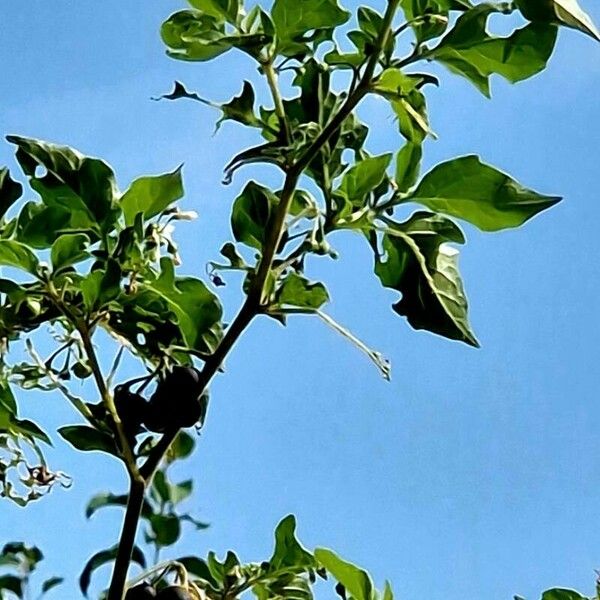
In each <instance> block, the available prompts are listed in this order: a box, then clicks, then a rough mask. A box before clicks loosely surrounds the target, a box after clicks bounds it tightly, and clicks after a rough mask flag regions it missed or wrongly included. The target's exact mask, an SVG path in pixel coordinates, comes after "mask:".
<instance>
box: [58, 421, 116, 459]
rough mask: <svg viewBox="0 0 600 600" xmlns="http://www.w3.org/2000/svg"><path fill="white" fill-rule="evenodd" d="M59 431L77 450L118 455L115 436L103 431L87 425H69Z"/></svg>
mask: <svg viewBox="0 0 600 600" xmlns="http://www.w3.org/2000/svg"><path fill="white" fill-rule="evenodd" d="M58 433H59V434H60V436H61V437H63V438H64V439H65V440H67V442H69V444H71V446H73V447H74V448H75V449H76V450H81V451H82V452H93V451H95V450H96V451H98V452H106V453H107V454H112V455H116V454H117V448H116V446H115V442H114V440H113V438H112V437H111V436H110V435H108V434H107V433H104V432H102V431H98V430H97V429H94V428H93V427H88V426H87V425H68V426H66V427H60V428H59V429H58Z"/></svg>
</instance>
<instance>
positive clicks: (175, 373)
mask: <svg viewBox="0 0 600 600" xmlns="http://www.w3.org/2000/svg"><path fill="white" fill-rule="evenodd" d="M207 403H208V395H206V394H202V387H201V384H200V373H199V372H198V371H197V370H196V369H194V368H192V367H175V368H174V369H173V370H172V371H170V372H169V373H167V375H166V376H165V377H164V378H163V379H162V380H161V381H160V382H159V384H158V386H157V388H156V391H155V392H154V394H152V397H151V398H150V402H149V404H148V408H147V411H146V416H145V420H144V425H145V426H146V428H147V429H149V430H150V431H154V432H156V433H162V432H164V431H173V430H177V429H181V428H186V427H192V426H194V425H195V424H196V423H198V422H202V421H203V420H204V416H205V414H206V406H207Z"/></svg>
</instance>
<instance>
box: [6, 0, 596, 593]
mask: <svg viewBox="0 0 600 600" xmlns="http://www.w3.org/2000/svg"><path fill="white" fill-rule="evenodd" d="M6 4H7V5H6V6H5V7H4V8H3V17H2V25H1V29H0V57H1V65H2V78H1V79H0V90H1V93H0V132H1V133H2V134H5V133H19V134H22V135H28V136H34V137H39V138H42V139H47V140H51V141H56V142H60V143H64V144H69V145H73V146H75V147H77V148H79V149H80V150H81V151H83V152H84V153H86V154H90V155H97V156H101V157H103V158H105V159H106V160H108V161H109V162H110V163H111V164H112V165H113V167H114V168H115V170H116V172H117V175H118V179H119V183H120V185H121V187H122V188H125V187H126V185H127V183H128V182H129V181H130V180H131V179H132V178H134V177H136V176H138V175H141V174H147V173H158V172H166V171H168V170H172V169H173V168H174V167H176V166H177V165H178V164H180V163H181V162H185V170H184V174H185V183H186V189H187V195H186V198H185V200H184V201H183V203H182V206H183V207H185V208H188V209H194V210H197V211H198V212H199V214H200V219H199V220H198V221H197V222H195V223H194V224H184V225H182V226H181V230H180V233H179V236H178V239H179V240H180V242H181V247H182V254H183V258H184V265H185V266H184V270H185V271H187V272H190V273H195V274H198V275H203V273H204V265H205V264H206V262H207V261H209V260H211V259H213V258H215V257H216V255H217V252H218V248H219V247H220V244H221V243H222V242H224V241H226V240H228V239H229V238H230V232H229V224H228V223H229V207H230V205H231V201H232V199H233V198H234V196H235V194H236V193H237V191H238V190H239V189H240V188H241V187H242V185H243V184H244V181H245V180H246V178H249V177H253V178H256V179H260V180H261V181H263V182H265V183H272V184H274V185H276V184H277V181H278V179H277V174H276V173H274V172H273V171H270V170H258V169H255V170H252V169H248V170H247V171H245V172H243V173H239V174H238V175H237V177H236V178H235V180H234V182H233V184H232V185H231V186H229V187H223V186H222V185H221V183H220V182H221V170H222V167H223V166H224V165H225V164H226V162H227V161H228V159H229V158H230V157H231V156H232V155H233V154H234V153H235V152H236V150H239V149H242V148H244V147H245V146H247V145H249V144H250V143H252V142H253V141H254V137H253V134H250V133H248V132H245V131H244V130H243V128H238V127H236V126H235V125H233V124H230V123H227V124H225V125H224V126H223V128H222V129H221V131H220V133H219V134H218V136H217V137H212V130H213V126H214V120H215V118H216V116H217V115H216V114H214V113H212V112H211V111H210V109H208V108H205V107H202V106H200V105H197V104H194V103H167V102H165V103H155V102H151V101H150V97H151V96H153V95H156V94H158V93H162V92H165V91H168V90H169V89H170V87H171V85H172V81H173V80H174V79H179V80H182V81H184V82H186V84H187V85H188V86H189V87H190V88H192V89H196V90H197V91H199V92H200V93H201V94H202V95H204V96H209V97H211V98H213V99H215V100H220V101H222V100H227V99H229V98H230V97H231V96H232V95H233V94H235V93H237V92H238V91H239V89H240V88H241V80H242V79H244V78H248V79H251V80H253V81H256V82H259V83H258V85H261V84H260V80H259V78H258V75H257V74H256V71H255V68H254V66H253V65H252V64H251V63H250V61H248V60H247V59H245V58H243V57H242V56H241V55H238V54H233V53H231V54H228V55H226V56H224V57H222V58H221V59H219V60H217V61H215V62H213V63H209V64H185V63H178V62H174V61H171V60H169V59H167V58H166V56H165V55H164V51H163V47H162V45H161V42H160V39H159V36H158V28H159V26H160V23H161V20H163V19H164V18H166V16H167V15H168V14H169V13H170V12H172V11H173V10H176V9H177V8H179V7H181V6H182V5H183V2H178V1H177V0H155V1H154V2H152V3H149V2H145V1H143V0H128V1H127V2H123V1H122V0H105V1H104V2H102V3H101V4H99V3H96V2H89V1H85V0H84V1H80V2H76V3H75V2H70V3H68V2H61V1H59V0H43V1H42V0H22V1H21V2H18V3H17V2H11V3H6ZM353 4H355V3H347V6H348V7H351V6H352V5H353ZM371 4H372V5H373V6H375V7H381V6H382V5H383V2H382V1H381V0H377V1H375V0H374V1H373V2H372V3H371ZM584 4H585V5H586V6H585V7H586V9H588V11H589V12H590V14H592V15H593V16H594V17H595V19H596V21H600V8H599V7H598V6H597V5H596V4H595V3H593V2H592V1H591V0H590V1H588V2H585V3H584ZM75 6H76V8H74V7H75ZM439 72H440V73H442V74H443V85H442V86H441V88H440V89H439V90H433V89H430V90H429V91H430V96H429V104H430V115H431V121H432V125H433V128H434V129H435V131H436V132H437V133H438V135H439V138H440V139H439V141H437V142H429V144H428V145H427V148H426V164H427V166H431V165H433V164H435V163H436V162H438V161H440V160H443V159H448V158H452V157H455V156H459V155H461V154H466V153H473V152H476V153H478V154H480V155H481V156H482V158H483V159H484V160H485V161H487V162H489V163H491V164H494V165H496V166H498V167H499V168H502V169H504V170H506V171H507V172H509V173H511V174H512V175H513V176H515V177H516V178H517V179H519V180H520V181H521V182H522V183H523V184H525V185H527V186H530V187H533V188H534V189H537V190H539V191H541V192H544V193H550V194H560V195H563V196H564V197H565V200H564V202H563V203H561V204H560V205H558V206H557V207H556V208H554V209H553V210H552V211H550V212H548V213H547V214H543V215H541V216H540V217H538V218H536V219H535V220H533V221H532V222H530V223H529V224H527V225H526V227H524V228H522V229H520V230H515V231H509V232H504V233H500V234H494V235H491V234H481V233H478V232H477V231H475V230H474V229H472V228H469V227H467V228H466V233H467V236H468V238H469V242H468V245H467V246H466V247H465V248H464V250H463V252H462V257H461V268H462V272H463V276H464V278H465V281H466V287H467V292H468V294H469V300H470V304H471V315H472V323H473V326H474V328H475V331H476V333H477V335H478V337H479V339H480V341H481V342H482V348H481V349H480V350H473V349H471V348H468V347H466V346H462V345H460V344H457V343H452V342H449V341H447V340H444V339H441V338H437V337H434V336H432V335H429V334H426V333H422V332H421V333H418V332H414V331H412V330H411V329H410V328H409V327H408V326H407V324H406V323H405V322H404V321H403V320H401V319H400V318H398V317H397V316H396V315H395V314H394V313H393V312H392V310H391V308H390V306H391V303H392V302H393V301H394V293H392V292H390V291H389V290H383V289H381V287H380V285H379V283H378V281H377V280H376V278H375V277H374V275H373V274H372V259H371V257H370V255H369V252H368V248H367V247H366V245H365V244H364V243H363V242H362V240H360V239H359V238H358V237H354V236H352V235H346V236H338V237H337V238H335V240H334V241H335V245H336V248H337V249H338V251H339V252H340V255H341V258H340V260H339V261H337V262H332V261H327V260H320V261H312V262H310V264H309V273H310V275H311V277H313V278H316V279H321V280H323V281H326V282H327V284H328V286H329V288H330V290H331V296H332V299H333V302H332V304H331V307H330V309H329V310H330V312H331V314H333V315H334V316H335V317H336V318H337V319H338V320H339V321H340V322H342V323H343V324H345V325H347V326H349V327H350V328H351V329H352V330H353V331H354V332H355V333H357V334H359V335H360V336H361V337H362V338H363V339H365V340H366V341H367V342H368V343H369V344H370V345H372V346H373V347H374V348H376V349H378V350H380V351H381V352H383V353H384V354H385V355H386V356H387V357H388V358H389V359H390V360H391V361H392V364H393V379H392V382H391V383H386V382H384V381H383V380H382V379H381V378H380V377H379V375H378V373H377V371H376V370H375V369H374V368H373V367H372V365H371V364H370V363H369V362H368V361H366V360H365V359H364V357H363V356H362V355H361V354H360V353H358V352H357V351H356V349H355V348H353V347H351V346H349V345H348V344H347V343H346V342H345V341H344V340H342V339H341V338H339V337H337V336H336V335H334V334H333V333H332V332H331V331H329V330H326V329H325V328H324V326H323V325H322V324H321V323H318V322H316V321H311V320H309V319H305V318H298V319H297V320H292V321H290V323H289V326H288V327H287V328H286V329H283V328H281V327H280V326H278V325H277V324H275V323H273V322H270V321H260V322H257V323H255V324H254V325H253V327H252V329H251V330H250V331H249V332H248V334H247V335H246V336H245V337H244V338H243V339H242V340H241V342H240V343H239V345H238V347H237V348H236V351H235V352H234V354H232V355H231V357H230V358H229V359H228V361H227V374H226V376H221V377H220V378H219V379H218V381H216V382H215V385H214V386H213V389H212V404H211V407H210V413H209V421H208V425H207V428H206V431H205V433H204V434H203V436H202V438H201V440H199V444H198V449H197V451H196V453H195V454H194V456H193V458H192V459H190V460H189V462H188V463H187V465H186V466H185V468H183V469H181V470H180V471H179V475H180V476H181V477H184V476H186V475H192V476H194V477H195V478H196V482H197V483H196V488H197V493H196V495H195V497H194V498H193V500H192V501H190V502H188V508H190V510H192V511H194V512H195V513H196V514H197V515H199V516H200V517H201V518H203V519H205V520H207V521H209V522H210V523H211V524H212V526H211V528H210V529H209V530H208V531H206V532H203V533H199V534H192V533H189V534H188V535H186V537H185V538H184V540H183V541H182V543H181V545H180V546H179V548H178V554H184V553H197V554H200V555H205V554H206V552H207V551H208V550H210V549H214V550H216V551H218V552H219V553H222V552H224V551H225V550H227V549H229V548H234V549H236V550H237V551H238V552H239V554H240V555H241V556H242V557H243V558H245V559H248V560H255V559H263V558H265V557H267V556H268V555H269V552H270V550H271V547H272V531H273V528H274V526H275V524H276V523H277V522H278V520H279V519H281V518H282V517H283V516H285V515H286V514H288V513H291V512H293V513H295V514H296V515H297V517H298V521H299V535H300V537H301V539H302V540H303V541H304V543H305V544H306V545H307V546H309V547H314V546H317V545H325V546H330V547H332V548H334V549H336V550H337V551H339V553H340V554H341V555H342V556H344V557H346V558H348V559H351V560H354V561H355V562H357V563H358V564H361V565H363V566H365V567H366V568H368V569H369V570H370V571H371V572H372V573H373V575H374V577H375V578H376V580H377V583H378V584H382V583H383V581H384V579H385V578H389V579H390V580H391V581H392V583H393V585H394V589H395V591H396V593H397V597H398V598H415V597H427V598H432V599H438V598H440V599H441V598H444V600H464V599H465V598H482V599H485V600H508V599H510V598H512V596H513V595H514V594H516V593H519V594H522V595H523V596H526V597H527V598H528V599H530V600H533V599H536V598H537V597H538V595H539V592H540V591H541V590H542V589H545V588H547V587H551V586H554V585H562V586H569V587H577V588H580V589H582V590H583V591H588V592H590V593H591V590H592V587H593V581H594V569H595V568H600V526H599V525H600V436H598V409H597V406H598V403H597V389H598V368H597V358H596V357H597V355H598V352H597V345H598V339H599V338H600V319H599V318H598V313H597V306H598V301H597V298H598V295H599V293H600V277H599V276H598V266H597V255H598V243H597V239H598V227H599V226H600V210H599V209H598V189H599V183H600V182H599V170H598V163H599V153H598V139H599V137H600V124H599V123H600V119H599V116H600V104H599V102H598V90H599V89H600V87H599V85H600V46H599V45H597V44H594V42H593V41H591V40H590V39H589V38H586V37H584V36H583V35H580V34H577V33H574V32H570V31H563V32H562V33H561V35H560V40H559V44H558V46H557V49H556V52H555V55H554V57H553V59H552V61H551V63H550V67H549V68H548V70H547V71H545V72H544V73H543V74H542V75H540V76H538V77H536V78H534V79H532V80H530V81H528V82H525V83H523V84H520V85H518V86H510V85H508V84H506V83H505V82H503V81H501V80H495V81H494V82H493V92H494V97H493V100H491V101H488V100H485V99H484V98H483V97H482V96H481V95H480V94H479V93H478V92H477V91H476V90H475V89H474V88H473V87H471V86H470V84H468V83H467V82H465V81H463V80H462V79H460V78H457V77H456V76H454V75H451V74H449V73H445V72H442V71H439ZM259 89H262V88H259ZM260 93H261V97H266V96H265V95H264V90H263V91H261V92H260ZM361 115H362V117H363V118H364V119H365V120H366V121H369V122H370V123H371V124H373V125H374V128H373V131H372V134H371V137H370V139H369V145H370V148H371V149H372V150H373V151H374V152H379V151H383V150H386V149H391V150H396V149H398V148H399V147H400V144H401V140H400V138H399V136H398V134H397V130H396V126H395V124H394V122H393V119H392V117H391V116H390V114H389V112H388V111H387V109H386V107H385V105H384V104H383V103H380V102H375V101H370V102H368V103H366V104H365V105H364V106H363V107H361ZM5 163H6V164H9V165H13V164H14V161H13V155H12V149H11V148H10V147H9V146H8V145H7V144H4V145H1V146H0V164H5ZM223 294H224V302H225V305H226V307H227V311H228V315H232V314H233V311H234V310H235V307H236V303H237V302H239V295H238V289H237V282H235V281H232V282H231V284H230V285H229V286H228V287H227V288H226V289H225V291H224V292H223ZM133 374H134V373H133V372H130V373H128V372H124V373H123V377H127V376H128V375H133ZM19 399H20V402H21V410H22V413H23V414H24V415H28V416H35V417H37V418H39V419H40V420H41V421H42V422H43V423H44V424H45V425H46V426H47V427H48V428H49V429H51V428H52V427H53V426H56V425H58V424H60V423H65V422H74V421H76V417H75V416H74V415H73V414H72V413H71V412H70V410H69V409H68V407H65V406H64V403H63V402H62V400H61V399H59V398H54V397H51V396H40V395H37V394H21V396H20V398H19ZM49 456H50V457H51V459H52V465H53V466H54V467H55V468H60V469H63V470H65V471H67V472H69V473H70V474H71V475H73V477H74V478H75V485H74V487H73V489H72V490H70V491H68V492H66V491H59V490H55V491H54V492H53V493H52V494H51V496H49V497H48V498H46V499H45V500H43V501H41V502H38V503H37V504H35V505H33V506H31V507H29V508H28V509H27V510H21V509H17V508H16V507H14V506H12V505H8V504H7V503H3V504H2V506H1V507H0V511H1V513H0V514H1V517H0V542H3V541H8V540H12V539H23V540H25V541H27V542H28V543H36V544H38V545H40V546H41V547H42V549H43V550H44V551H45V552H46V554H47V556H48V560H47V571H46V573H50V572H53V573H54V572H58V573H61V574H64V575H66V576H67V578H68V582H67V584H66V587H65V588H64V592H63V597H67V598H76V597H78V596H79V594H78V591H77V588H76V582H75V580H76V576H77V574H78V573H79V570H80V568H81V566H82V564H83V562H84V560H85V559H86V558H87V557H88V556H89V555H91V554H92V553H93V552H94V551H96V550H98V549H100V548H103V547H107V546H109V545H111V544H112V543H114V540H115V538H116V535H117V531H118V527H119V523H120V514H119V513H118V511H112V512H111V511H107V512H106V513H105V514H101V513H100V514H98V515H96V517H95V518H94V519H93V520H92V521H91V522H86V521H85V520H84V516H83V510H84V506H85V503H86V500H87V499H88V498H89V497H90V496H91V495H92V494H93V493H96V492H98V491H102V490H108V489H111V490H113V491H122V490H123V489H124V486H125V478H124V476H123V474H122V472H121V469H120V466H119V465H117V464H115V463H114V462H111V461H110V460H104V459H103V458H100V457H98V456H94V455H80V454H75V453H74V452H72V451H71V450H69V449H68V448H67V447H66V445H65V444H63V443H62V442H61V441H60V440H57V442H56V445H55V449H54V450H52V451H50V453H49ZM107 577H108V572H107V571H106V570H103V571H99V572H98V579H97V587H96V589H101V588H100V586H101V585H102V584H103V583H104V582H105V581H106V578H107ZM67 586H68V587H67ZM58 596H59V594H56V597H58Z"/></svg>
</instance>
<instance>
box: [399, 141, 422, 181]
mask: <svg viewBox="0 0 600 600" xmlns="http://www.w3.org/2000/svg"><path fill="white" fill-rule="evenodd" d="M422 156H423V148H422V146H421V144H415V143H414V142H406V144H404V146H402V148H401V149H400V151H399V152H398V156H397V158H396V177H395V179H396V185H397V186H398V191H399V192H406V191H408V190H409V189H410V188H411V187H412V186H413V185H414V184H415V183H416V182H417V179H418V177H419V172H420V170H421V158H422Z"/></svg>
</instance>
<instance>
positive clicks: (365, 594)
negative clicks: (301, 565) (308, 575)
mask: <svg viewBox="0 0 600 600" xmlns="http://www.w3.org/2000/svg"><path fill="white" fill-rule="evenodd" d="M315 558H316V559H317V561H318V562H319V563H320V564H321V565H322V566H323V567H325V569H327V571H328V572H329V573H331V575H333V577H335V579H336V580H337V581H339V582H340V583H341V584H342V585H343V586H344V587H345V588H346V590H347V591H348V592H349V593H350V594H351V596H352V598H353V599H354V600H373V598H374V593H375V590H374V588H373V582H372V581H371V578H370V577H369V574H368V573H367V572H366V571H363V570H362V569H360V568H358V567H356V566H355V565H353V564H351V563H349V562H346V561H345V560H342V559H341V558H340V557H339V556H337V555H336V554H335V553H334V552H332V551H331V550H327V549H326V548H317V549H316V550H315Z"/></svg>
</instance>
